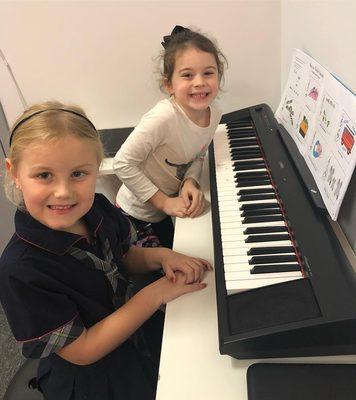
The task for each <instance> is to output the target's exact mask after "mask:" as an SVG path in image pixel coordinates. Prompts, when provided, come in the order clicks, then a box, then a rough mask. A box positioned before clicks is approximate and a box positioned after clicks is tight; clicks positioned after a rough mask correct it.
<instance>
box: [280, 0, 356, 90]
mask: <svg viewBox="0 0 356 400" xmlns="http://www.w3.org/2000/svg"><path fill="white" fill-rule="evenodd" d="M355 21H356V1H355V0H324V1H315V0H307V1H301V0H299V1H296V0H282V2H281V39H282V40H281V87H282V88H283V87H284V84H285V83H286V80H287V77H288V72H289V66H290V61H291V58H292V52H293V49H294V48H299V49H301V50H304V51H306V52H307V53H308V54H310V55H311V56H312V57H313V58H315V59H316V60H317V61H318V62H319V63H320V64H321V65H323V66H324V67H325V68H326V69H328V70H329V71H330V72H331V73H333V74H334V75H336V76H337V77H338V78H339V79H341V81H343V82H344V83H345V84H346V85H347V86H348V87H349V88H351V89H352V90H353V91H354V92H356V40H355V38H356V23H355Z"/></svg>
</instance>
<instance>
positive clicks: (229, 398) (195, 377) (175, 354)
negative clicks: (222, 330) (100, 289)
mask: <svg viewBox="0 0 356 400" xmlns="http://www.w3.org/2000/svg"><path fill="white" fill-rule="evenodd" d="M206 161H207V160H206ZM202 187H203V189H204V191H205V196H206V198H208V199H209V198H210V193H209V174H208V166H207V162H206V163H205V165H204V169H203V181H202ZM174 249H175V250H177V251H180V252H183V253H186V254H189V255H191V256H198V257H202V258H205V259H207V260H209V261H210V262H211V263H213V258H214V248H213V239H212V226H211V212H210V210H209V212H207V213H205V214H204V215H202V216H200V217H198V218H196V219H189V218H187V219H180V218H177V219H176V227H175V236H174ZM205 281H206V282H207V283H208V286H207V288H205V289H203V290H201V291H199V292H195V293H191V294H187V295H185V296H182V297H180V298H178V299H176V300H174V301H173V302H171V303H169V304H168V305H167V309H166V319H165V326H164V334H163V343H162V353H161V363H160V373H159V375H160V378H159V381H158V389H157V397H156V400H183V399H184V400H203V399H204V400H215V399H223V400H246V399H247V386H246V371H247V368H248V366H249V365H250V364H252V363H253V362H256V361H257V360H241V361H240V360H236V359H233V358H231V357H229V356H222V355H220V353H219V345H218V326H217V311H216V295H215V276H214V272H210V273H209V274H208V276H207V277H206V280H205ZM278 361H281V359H279V360H278V359H274V360H268V362H278ZM263 362H267V360H263ZM283 362H320V363H332V362H335V363H356V356H337V357H330V356H329V357H318V358H317V357H314V358H298V359H284V360H283Z"/></svg>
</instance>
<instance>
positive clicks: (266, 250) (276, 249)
mask: <svg viewBox="0 0 356 400" xmlns="http://www.w3.org/2000/svg"><path fill="white" fill-rule="evenodd" d="M280 253H282V254H286V253H294V247H293V246H273V247H271V246H267V245H266V247H260V245H259V246H258V247H251V248H250V249H249V250H248V251H247V254H248V255H251V256H252V255H257V254H280ZM224 254H225V250H224Z"/></svg>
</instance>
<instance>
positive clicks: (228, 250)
mask: <svg viewBox="0 0 356 400" xmlns="http://www.w3.org/2000/svg"><path fill="white" fill-rule="evenodd" d="M276 243H277V242H273V244H272V245H271V242H263V243H258V244H257V245H256V246H255V245H254V243H246V246H242V245H241V246H239V247H237V246H233V244H232V243H231V242H224V241H223V242H222V250H223V255H224V256H235V255H239V254H241V253H243V252H245V254H247V251H248V250H250V249H251V248H264V247H286V251H285V253H278V254H288V253H290V251H288V250H287V248H288V247H293V245H292V243H291V242H290V241H288V240H285V241H280V242H278V243H279V244H276ZM227 244H231V247H229V246H226V245H227ZM263 255H268V254H263Z"/></svg>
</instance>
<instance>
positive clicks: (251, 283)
mask: <svg viewBox="0 0 356 400" xmlns="http://www.w3.org/2000/svg"><path fill="white" fill-rule="evenodd" d="M296 279H300V277H286V278H275V279H260V280H249V279H245V280H241V281H228V282H226V291H227V294H229V295H231V294H234V293H238V292H242V291H244V290H251V289H257V288H259V287H264V286H268V285H274V284H277V283H283V282H288V281H292V280H296Z"/></svg>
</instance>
